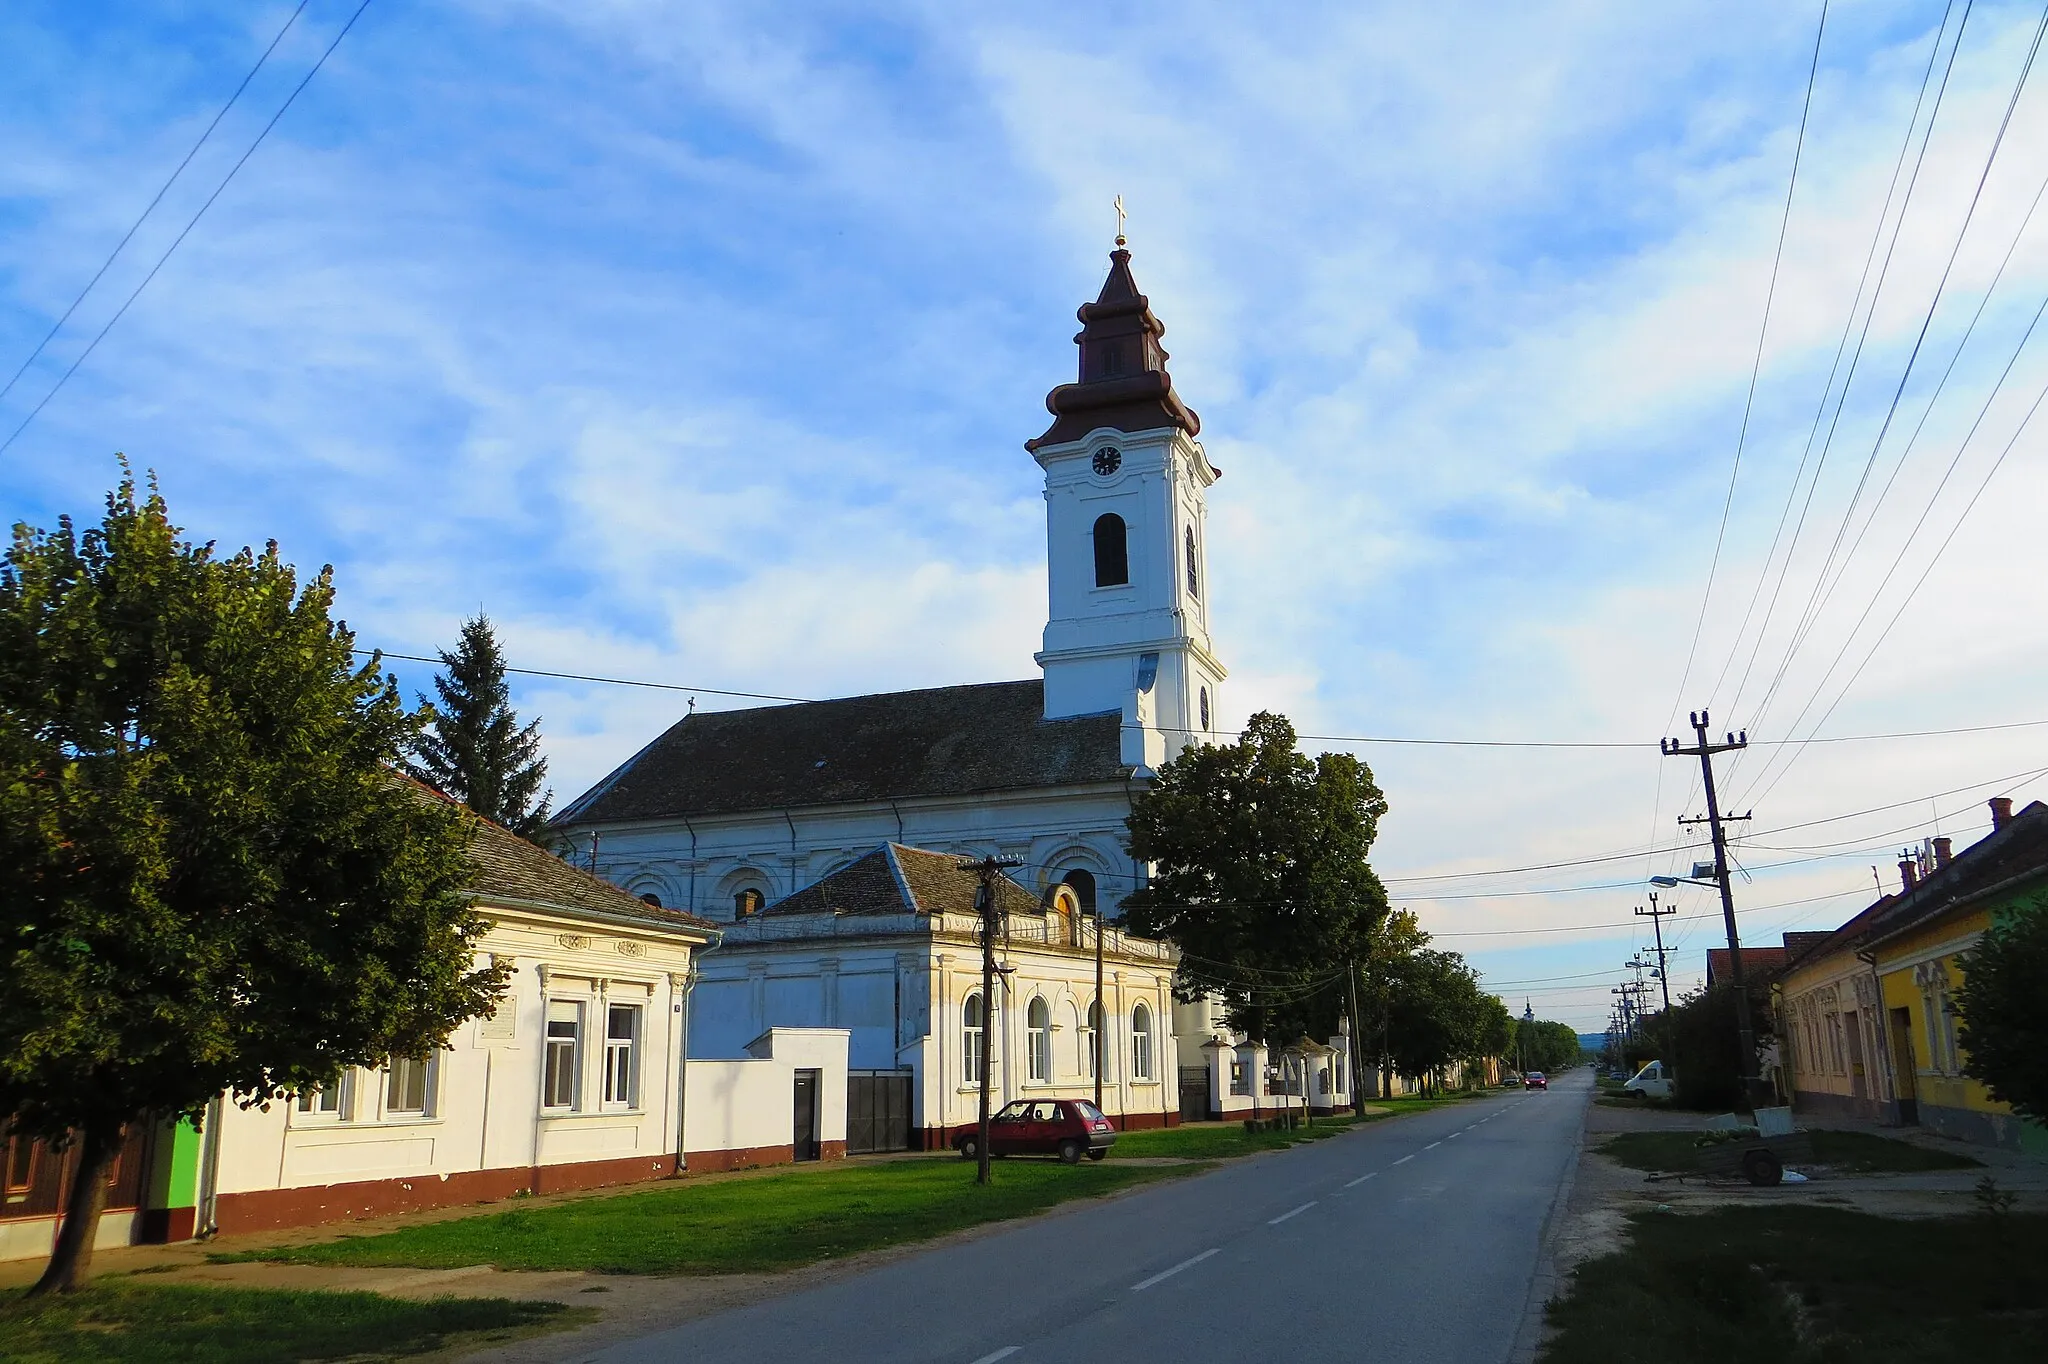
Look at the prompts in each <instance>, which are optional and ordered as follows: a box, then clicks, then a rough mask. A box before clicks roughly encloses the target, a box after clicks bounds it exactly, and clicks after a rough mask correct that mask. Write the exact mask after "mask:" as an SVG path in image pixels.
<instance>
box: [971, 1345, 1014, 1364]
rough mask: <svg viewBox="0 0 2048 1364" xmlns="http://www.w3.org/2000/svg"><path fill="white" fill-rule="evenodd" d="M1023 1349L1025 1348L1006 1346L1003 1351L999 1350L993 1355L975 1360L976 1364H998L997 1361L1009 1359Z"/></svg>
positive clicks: (986, 1355)
mask: <svg viewBox="0 0 2048 1364" xmlns="http://www.w3.org/2000/svg"><path fill="white" fill-rule="evenodd" d="M1023 1348H1024V1347H1023V1346H1022V1345H1005V1346H1004V1347H1003V1348H1002V1349H1000V1350H997V1351H996V1352H995V1353H993V1354H985V1355H983V1356H982V1357H981V1358H980V1359H977V1360H975V1361H974V1364H996V1361H997V1360H998V1359H1008V1358H1009V1357H1010V1356H1011V1355H1013V1354H1015V1353H1017V1351H1019V1350H1021V1349H1023Z"/></svg>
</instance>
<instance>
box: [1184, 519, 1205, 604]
mask: <svg viewBox="0 0 2048 1364" xmlns="http://www.w3.org/2000/svg"><path fill="white" fill-rule="evenodd" d="M1187 543H1188V595H1189V596H1190V597H1200V596H1201V595H1202V579H1201V575H1200V574H1199V573H1198V572H1196V570H1195V528H1194V527H1193V526H1189V527H1188V542H1187Z"/></svg>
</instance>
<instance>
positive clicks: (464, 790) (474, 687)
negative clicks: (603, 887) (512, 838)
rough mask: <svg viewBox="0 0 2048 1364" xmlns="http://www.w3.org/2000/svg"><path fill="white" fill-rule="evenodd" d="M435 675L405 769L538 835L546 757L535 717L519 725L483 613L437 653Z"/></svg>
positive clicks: (544, 810) (544, 809)
mask: <svg viewBox="0 0 2048 1364" xmlns="http://www.w3.org/2000/svg"><path fill="white" fill-rule="evenodd" d="M441 666H442V669H443V671H442V673H441V674H440V675H439V676H437V677H436V678H435V679H434V691H435V692H436V693H437V694H438V696H439V697H440V700H439V701H437V702H435V703H433V704H432V705H431V706H430V707H429V710H430V713H431V717H432V718H431V719H430V721H429V722H428V724H427V726H426V728H424V729H422V730H421V731H420V732H419V735H418V737H417V738H416V739H414V741H413V743H412V750H411V759H412V760H411V761H410V762H409V763H408V764H407V766H408V767H409V768H410V770H411V772H412V774H413V775H414V776H415V777H418V778H419V779H420V780H421V781H423V782H425V783H426V784H427V785H429V786H431V787H433V788H434V789H435V790H437V791H441V792H443V793H445V794H447V795H450V796H453V797H455V799H457V800H459V801H461V802H462V803H463V804H464V805H467V806H468V807H469V808H470V809H472V810H474V811H476V812H477V813H478V814H480V815H482V816H483V817H484V818H485V819H488V820H490V821H492V822H493V823H495V824H502V825H504V826H505V827H506V828H508V829H510V830H511V831H512V832H513V833H516V834H518V835H519V836H520V837H521V838H525V839H532V840H538V839H539V837H540V834H541V830H542V828H543V827H544V826H545V825H546V824H547V822H548V805H549V803H550V796H549V793H547V792H545V791H543V790H542V789H541V781H542V780H543V779H544V778H545V777H546V776H547V771H548V762H547V759H546V758H543V757H541V756H540V721H539V720H534V721H532V722H531V723H529V724H526V725H524V726H522V725H521V724H520V723H519V717H518V716H517V715H515V714H514V713H513V711H512V692H511V688H509V687H508V686H507V685H506V683H505V655H504V653H503V652H502V651H501V650H500V649H499V648H498V637H497V634H496V632H494V631H493V630H492V629H491V622H490V620H489V619H488V618H487V617H485V616H483V615H478V616H477V617H476V618H475V619H473V620H467V621H464V622H463V623H462V636H461V638H460V639H459V640H457V641H456V645H455V652H454V653H452V654H451V653H445V652H444V653H442V654H441Z"/></svg>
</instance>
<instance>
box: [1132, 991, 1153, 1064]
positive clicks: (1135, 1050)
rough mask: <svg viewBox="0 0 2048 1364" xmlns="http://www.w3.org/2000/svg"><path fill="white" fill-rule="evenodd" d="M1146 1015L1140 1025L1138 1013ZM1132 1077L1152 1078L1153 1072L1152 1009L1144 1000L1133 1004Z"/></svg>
mask: <svg viewBox="0 0 2048 1364" xmlns="http://www.w3.org/2000/svg"><path fill="white" fill-rule="evenodd" d="M1140 1013H1142V1014H1143V1015H1144V1016H1145V1024H1144V1026H1143V1027H1140V1026H1139V1025H1138V1015H1139V1014H1140ZM1131 1078H1132V1079H1133V1080H1150V1079H1152V1078H1154V1077H1153V1074H1152V1009H1151V1007H1150V1006H1149V1005H1147V1004H1146V1003H1145V1001H1144V1000H1142V999H1141V1000H1139V1001H1138V1002H1137V1003H1136V1004H1133V1005H1132V1006H1131Z"/></svg>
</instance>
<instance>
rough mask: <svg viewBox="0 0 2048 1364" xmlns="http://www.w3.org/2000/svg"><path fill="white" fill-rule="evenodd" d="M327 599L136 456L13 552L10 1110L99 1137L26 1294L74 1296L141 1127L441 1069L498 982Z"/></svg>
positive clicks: (1, 1035) (458, 845) (4, 650)
mask: <svg viewBox="0 0 2048 1364" xmlns="http://www.w3.org/2000/svg"><path fill="white" fill-rule="evenodd" d="M333 595H334V588H333V582H332V576H331V573H330V572H329V571H328V570H322V572H321V573H320V575H319V576H318V577H317V578H315V579H313V580H312V581H311V582H309V583H307V584H306V585H305V586H304V588H303V589H301V588H300V587H299V584H298V583H297V581H296V577H295V575H294V573H293V570H292V569H291V568H290V566H289V565H287V564H285V563H283V562H282V561H281V560H280V559H279V558H278V554H277V548H276V546H275V545H272V546H270V547H269V548H268V549H266V550H265V551H264V552H263V553H262V554H256V553H253V552H251V551H249V550H244V551H242V552H241V553H240V554H237V555H235V556H234V557H232V558H228V559H217V558H216V557H215V556H214V553H213V547H212V546H211V545H204V546H194V545H192V544H190V543H188V542H187V541H185V540H183V539H182V538H181V537H180V532H179V531H178V530H177V529H176V528H175V527H174V526H172V525H171V524H170V521H169V518H168V515H167V513H166V510H165V507H164V503H163V500H162V498H161V497H160V496H159V495H158V494H157V493H156V492H155V490H154V488H152V489H151V492H150V495H149V497H148V498H147V500H146V501H144V502H143V503H141V504H140V505H138V504H137V501H136V489H135V485H134V480H133V477H132V476H130V475H128V474H127V472H126V466H125V463H124V466H123V478H122V481H121V484H120V486H119V487H118V488H117V489H116V491H115V492H114V493H113V494H112V495H110V496H109V497H108V499H107V508H106V517H105V520H104V522H103V523H102V524H101V525H100V526H98V527H96V528H92V529H88V530H86V531H85V532H84V533H83V534H80V533H79V532H78V531H77V530H76V529H75V528H74V527H73V525H72V523H71V521H70V519H69V518H66V519H64V520H63V521H62V522H60V523H59V526H58V529H57V530H56V531H55V532H54V533H51V532H45V531H38V530H32V529H30V528H29V527H27V526H17V527H16V528H15V531H14V537H13V542H12V545H11V547H10V548H9V550H8V551H7V555H6V558H5V560H4V563H0V961H4V979H5V981H6V988H5V989H0V1114H5V1115H7V1118H8V1122H9V1123H10V1125H11V1126H12V1127H13V1128H14V1129H15V1130H16V1131H18V1132H23V1133H26V1134H29V1135H32V1136H39V1137H41V1138H43V1139H45V1140H47V1141H49V1142H51V1143H53V1144H54V1145H56V1146H58V1147H60V1148H61V1147H64V1146H66V1145H68V1144H69V1143H70V1142H72V1141H77V1142H78V1143H79V1145H80V1147H81V1152H80V1159H81V1166H80V1170H79V1174H78V1177H77V1178H76V1179H75V1180H74V1181H73V1183H72V1186H71V1189H72V1192H71V1194H70V1196H69V1202H68V1206H67V1208H66V1212H65V1217H64V1220H63V1223H62V1229H61V1231H60V1233H59V1235H58V1238H57V1243H56V1247H55V1250H54V1253H53V1254H52V1256H51V1260H50V1264H49V1267H48V1269H47V1271H46V1272H45V1273H44V1275H43V1278H42V1280H41V1282H40V1283H39V1284H38V1285H37V1290H36V1291H53V1290H54V1291H65V1290H69V1289H71V1288H73V1287H74V1286H76V1285H77V1284H78V1283H79V1282H80V1281H81V1280H82V1279H83V1277H84V1275H83V1271H84V1269H85V1267H86V1265H87V1263H88V1262H89V1259H90V1255H91V1247H92V1240H93V1236H94V1232H95V1228H96V1226H97V1222H98V1218H99V1214H100V1211H101V1208H102V1206H103V1205H104V1203H105V1199H106V1185H107V1178H106V1177H107V1173H108V1169H109V1166H110V1165H111V1163H112V1161H113V1159H114V1157H115V1156H116V1154H117V1153H118V1151H119V1149H120V1143H121V1140H122V1136H123V1132H124V1129H129V1128H132V1127H134V1126H135V1125H137V1124H142V1123H148V1122H154V1121H160V1120H164V1119H168V1118H171V1117H174V1116H183V1117H186V1118H191V1119H193V1120H195V1121H196V1120H198V1119H199V1118H200V1116H201V1114H202V1111H203V1110H204V1108H205V1107H206V1105H207V1103H208V1102H209V1101H210V1100H211V1099H212V1098H213V1097H214V1096H216V1095H218V1094H221V1093H222V1092H231V1093H232V1094H234V1095H235V1096H236V1097H237V1098H238V1099H239V1100H240V1101H241V1102H243V1103H244V1104H257V1103H263V1102H267V1101H269V1100H272V1099H276V1098H278V1097H280V1096H282V1095H284V1094H286V1093H288V1092H290V1091H292V1090H294V1089H297V1088H300V1087H302V1086H306V1085H311V1084H318V1083H320V1082H322V1081H323V1080H327V1079H330V1078H331V1077H332V1076H333V1075H334V1074H335V1073H336V1072H337V1071H339V1070H340V1069H341V1068H343V1067H345V1066H352V1065H377V1064H381V1063H382V1062H384V1061H385V1059H386V1058H388V1057H392V1056H419V1055H424V1054H426V1053H427V1052H428V1051H430V1050H431V1049H433V1048H435V1047H438V1046H440V1045H442V1044H443V1043H444V1042H445V1041H446V1039H447V1036H448V1034H449V1032H450V1031H451V1030H452V1029H453V1028H454V1027H455V1026H456V1024H457V1023H459V1022H460V1021H461V1020H463V1019H465V1018H470V1017H473V1016H475V1015H478V1014H481V1013H483V1012H485V1011H487V1010H488V1009H489V1008H490V1007H491V1005H492V1001H493V1000H494V998H495V997H496V995H497V994H498V992H499V990H500V989H501V988H502V983H503V980H504V971H503V969H502V968H487V969H481V970H480V969H477V968H476V967H475V965H474V954H473V952H472V950H471V944H472V942H473V941H474V940H475V938H476V937H477V936H478V935H479V934H480V933H481V932H482V931H483V929H484V927H485V925H484V923H483V921H482V920H481V919H480V918H479V917H478V916H477V915H476V914H475V913H474V912H473V911H472V910H471V909H470V908H469V907H468V906H467V904H466V903H465V902H464V900H463V898H462V897H461V896H460V894H459V893H458V892H459V889H460V887H461V886H462V885H463V884H464V883H465V881H466V880H467V877H468V874H469V873H468V863H467V857H466V854H465V848H466V844H467V838H468V825H467V823H466V817H465V816H463V815H462V814H461V813H460V812H459V811H457V810H455V809H453V808H452V807H449V806H447V805H446V804H444V803H442V802H438V801H431V800H428V799H427V798H425V797H424V795H423V794H422V793H420V792H419V791H418V790H417V789H416V788H414V787H413V786H412V785H411V784H410V783H408V782H406V781H405V780H404V779H403V778H402V777H400V776H399V775H398V774H397V773H396V772H395V771H394V770H393V769H392V767H391V766H390V764H391V763H392V762H394V761H395V760H396V758H397V756H398V753H399V750H400V748H401V746H402V745H403V744H404V743H405V742H406V741H407V740H408V739H409V738H410V737H411V735H412V734H413V732H414V730H415V728H416V723H417V721H416V719H415V717H413V716H410V715H408V714H407V713H406V712H405V710H404V708H403V706H402V705H401V704H400V701H399V697H398V693H397V690H396V687H395V684H394V683H393V682H392V681H391V680H390V679H389V678H380V676H379V665H378V663H377V662H376V661H374V660H373V661H372V662H371V663H370V664H368V665H367V666H364V667H362V668H356V667H355V666H354V662H353V660H352V658H351V656H350V649H351V646H352V645H353V643H354V637H353V636H352V635H351V634H350V633H349V632H348V630H347V629H346V627H344V626H340V625H337V624H335V623H333V622H332V621H331V620H330V619H329V617H328V610H329V606H330V604H331V602H332V600H333Z"/></svg>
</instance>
